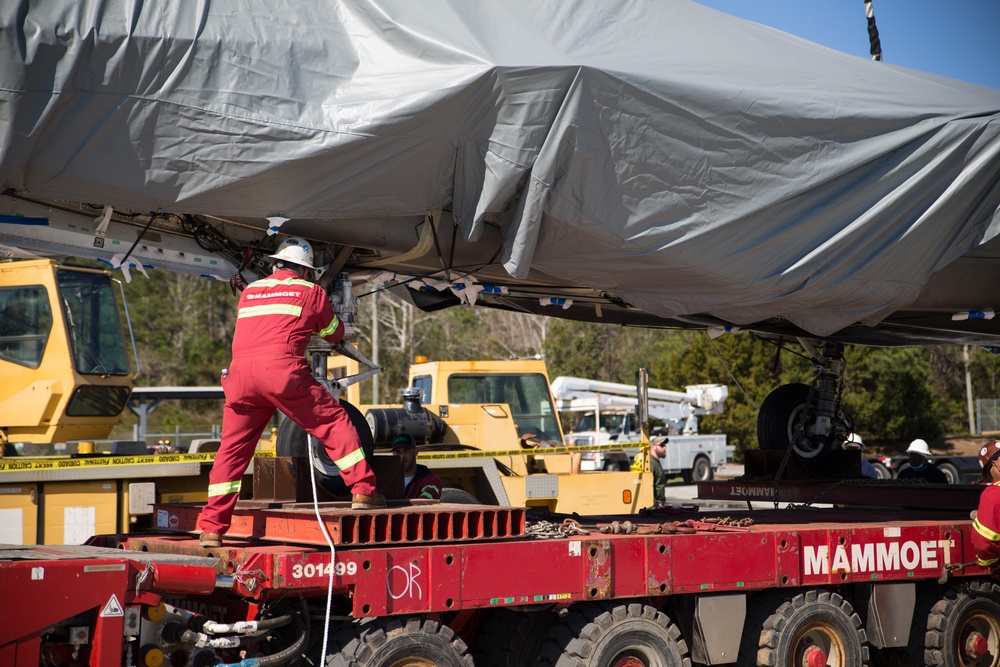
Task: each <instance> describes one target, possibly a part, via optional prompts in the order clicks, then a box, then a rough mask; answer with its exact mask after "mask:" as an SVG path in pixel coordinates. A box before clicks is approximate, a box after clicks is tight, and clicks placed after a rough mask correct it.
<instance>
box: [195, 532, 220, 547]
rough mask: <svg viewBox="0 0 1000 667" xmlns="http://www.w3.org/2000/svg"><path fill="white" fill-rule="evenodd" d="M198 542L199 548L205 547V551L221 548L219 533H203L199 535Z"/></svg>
mask: <svg viewBox="0 0 1000 667" xmlns="http://www.w3.org/2000/svg"><path fill="white" fill-rule="evenodd" d="M198 541H199V542H200V543H201V546H203V547H205V548H206V549H212V548H214V547H221V546H222V535H220V534H219V533H208V532H205V533H202V534H201V538H200V539H199V540H198Z"/></svg>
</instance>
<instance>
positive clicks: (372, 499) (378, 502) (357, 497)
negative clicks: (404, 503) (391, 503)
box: [351, 491, 386, 510]
mask: <svg viewBox="0 0 1000 667" xmlns="http://www.w3.org/2000/svg"><path fill="white" fill-rule="evenodd" d="M385 506H386V503H385V496H383V495H382V494H381V493H379V492H378V491H373V492H372V494H371V495H370V496H366V495H365V494H363V493H355V494H354V496H352V497H351V509H352V510H379V509H382V508H383V507H385Z"/></svg>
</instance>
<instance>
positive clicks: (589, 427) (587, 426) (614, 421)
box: [573, 412, 625, 433]
mask: <svg viewBox="0 0 1000 667" xmlns="http://www.w3.org/2000/svg"><path fill="white" fill-rule="evenodd" d="M596 422H597V420H596V418H595V414H594V412H584V413H582V415H581V416H580V418H579V420H578V421H577V422H576V424H575V425H574V427H573V430H574V431H594V430H597V431H600V432H601V433H619V432H621V430H622V427H623V425H624V422H625V415H623V414H621V413H615V412H602V413H601V419H600V426H598V427H597V428H595V424H596Z"/></svg>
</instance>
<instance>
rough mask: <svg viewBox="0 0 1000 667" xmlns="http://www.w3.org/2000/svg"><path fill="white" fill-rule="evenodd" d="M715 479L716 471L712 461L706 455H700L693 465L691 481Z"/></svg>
mask: <svg viewBox="0 0 1000 667" xmlns="http://www.w3.org/2000/svg"><path fill="white" fill-rule="evenodd" d="M713 479H715V471H714V470H712V462H711V461H709V460H708V459H707V458H705V457H704V456H699V457H698V458H696V459H695V460H694V465H692V466H691V481H693V482H711V481H712V480H713Z"/></svg>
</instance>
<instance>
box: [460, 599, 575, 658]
mask: <svg viewBox="0 0 1000 667" xmlns="http://www.w3.org/2000/svg"><path fill="white" fill-rule="evenodd" d="M557 620H558V619H557V617H556V615H555V613H554V612H552V611H550V610H548V609H546V610H543V611H524V612H519V611H512V610H510V609H493V610H491V611H490V612H489V614H488V615H487V617H486V620H485V621H484V622H483V627H482V629H481V630H480V631H479V637H478V638H477V639H476V651H475V660H476V667H532V666H533V665H534V664H535V662H536V660H537V659H538V650H539V647H540V646H541V644H542V642H543V641H544V640H545V636H546V635H547V634H548V632H549V628H551V627H552V625H553V623H555V622H556V621H557Z"/></svg>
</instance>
